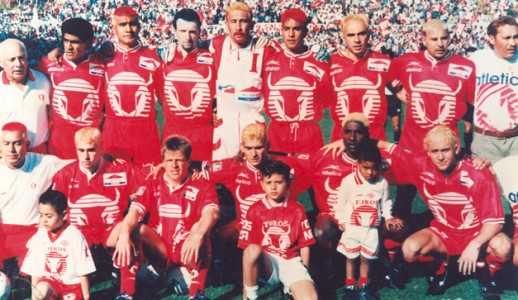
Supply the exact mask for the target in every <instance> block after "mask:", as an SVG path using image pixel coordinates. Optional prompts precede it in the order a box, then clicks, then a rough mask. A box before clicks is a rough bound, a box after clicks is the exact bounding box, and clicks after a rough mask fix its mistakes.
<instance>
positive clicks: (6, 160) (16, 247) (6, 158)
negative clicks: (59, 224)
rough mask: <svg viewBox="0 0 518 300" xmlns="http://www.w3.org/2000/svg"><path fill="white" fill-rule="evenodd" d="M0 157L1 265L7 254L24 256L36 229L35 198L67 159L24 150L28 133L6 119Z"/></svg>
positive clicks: (22, 126) (19, 124)
mask: <svg viewBox="0 0 518 300" xmlns="http://www.w3.org/2000/svg"><path fill="white" fill-rule="evenodd" d="M1 141H2V144H1V145H0V146H1V149H2V156H3V157H2V158H1V159H0V269H3V267H2V263H3V261H4V260H6V259H8V258H13V257H17V258H18V259H19V263H20V265H21V261H22V260H23V258H24V257H25V253H26V251H27V248H26V247H25V245H26V244H27V241H28V240H29V238H30V237H31V236H33V235H34V233H36V230H37V224H38V199H39V197H40V195H41V194H43V192H45V191H46V190H47V189H48V188H49V187H50V186H51V184H52V177H54V175H55V174H56V173H57V172H58V171H59V170H60V169H61V168H62V167H64V166H65V165H67V164H68V163H70V162H71V161H69V160H60V159H59V158H57V157H56V156H53V155H41V154H37V153H32V152H27V149H29V145H30V142H29V134H28V131H27V127H25V125H23V124H22V123H19V122H9V123H7V124H5V125H3V127H2V132H1Z"/></svg>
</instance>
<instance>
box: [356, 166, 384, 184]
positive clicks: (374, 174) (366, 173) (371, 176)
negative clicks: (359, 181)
mask: <svg viewBox="0 0 518 300" xmlns="http://www.w3.org/2000/svg"><path fill="white" fill-rule="evenodd" d="M358 169H359V170H360V174H362V176H363V178H365V179H367V181H369V182H375V181H376V180H377V179H378V174H379V166H377V165H376V164H375V163H374V162H372V161H360V162H358Z"/></svg>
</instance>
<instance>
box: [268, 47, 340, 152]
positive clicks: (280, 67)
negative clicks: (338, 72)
mask: <svg viewBox="0 0 518 300" xmlns="http://www.w3.org/2000/svg"><path fill="white" fill-rule="evenodd" d="M328 73H329V65H328V64H327V63H325V62H321V61H317V60H316V59H315V54H314V53H313V52H312V51H311V50H308V51H306V52H304V53H302V54H293V53H291V52H289V51H288V50H286V49H285V50H283V51H279V52H277V53H273V54H272V55H270V56H269V57H268V59H267V61H266V63H265V67H264V73H263V92H264V98H265V108H266V114H267V115H268V116H269V117H270V119H271V123H270V125H269V127H268V141H269V142H270V148H271V149H272V150H273V151H281V152H286V153H290V152H297V153H309V152H313V151H316V150H318V149H319V148H320V147H322V146H323V143H324V139H323V136H322V131H321V129H320V126H319V125H318V121H320V119H322V116H323V114H324V107H327V106H329V102H330V100H329V99H330V80H329V74H328Z"/></svg>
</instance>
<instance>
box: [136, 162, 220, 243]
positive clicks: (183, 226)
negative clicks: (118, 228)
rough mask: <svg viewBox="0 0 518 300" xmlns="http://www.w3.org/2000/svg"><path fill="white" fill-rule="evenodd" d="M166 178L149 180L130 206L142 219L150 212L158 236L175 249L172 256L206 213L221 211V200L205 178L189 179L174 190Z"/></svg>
mask: <svg viewBox="0 0 518 300" xmlns="http://www.w3.org/2000/svg"><path fill="white" fill-rule="evenodd" d="M165 176H166V175H165V172H162V173H160V174H159V175H158V176H157V179H155V180H148V181H146V183H145V184H144V186H141V187H140V188H139V191H138V192H137V197H136V198H135V200H134V201H133V202H132V204H131V205H132V206H135V207H137V208H138V210H139V212H140V215H141V216H142V217H144V215H145V214H146V212H148V211H149V212H150V214H151V220H152V221H158V228H157V232H158V234H159V235H160V236H161V237H162V238H163V239H164V242H165V243H166V244H167V245H168V246H170V247H172V250H171V251H172V252H171V253H176V252H177V251H179V249H176V247H177V246H178V245H179V244H181V243H182V242H183V241H184V240H185V239H187V237H188V236H189V234H190V232H191V228H192V226H193V225H194V224H195V223H196V222H198V221H199V220H200V218H201V216H202V214H203V212H204V210H205V209H208V208H216V209H218V204H217V203H218V198H217V196H216V189H215V187H214V185H213V184H210V183H209V182H208V181H207V180H205V179H200V180H192V179H190V177H189V179H187V181H186V182H185V183H184V184H183V185H182V186H180V187H178V188H176V189H174V190H173V188H172V187H171V186H170V185H169V183H168V182H167V180H166V178H165ZM153 225H154V224H153Z"/></svg>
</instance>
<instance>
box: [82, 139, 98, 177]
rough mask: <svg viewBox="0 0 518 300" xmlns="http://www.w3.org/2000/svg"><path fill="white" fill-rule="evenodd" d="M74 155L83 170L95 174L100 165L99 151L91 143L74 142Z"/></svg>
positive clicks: (96, 146)
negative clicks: (75, 154)
mask: <svg viewBox="0 0 518 300" xmlns="http://www.w3.org/2000/svg"><path fill="white" fill-rule="evenodd" d="M76 153H77V160H78V161H79V164H80V165H81V167H83V168H84V169H86V170H88V171H90V173H95V172H96V171H97V168H98V167H99V164H100V163H101V157H102V156H101V154H102V153H101V149H100V147H99V146H98V145H96V144H95V143H93V142H84V141H76Z"/></svg>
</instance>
